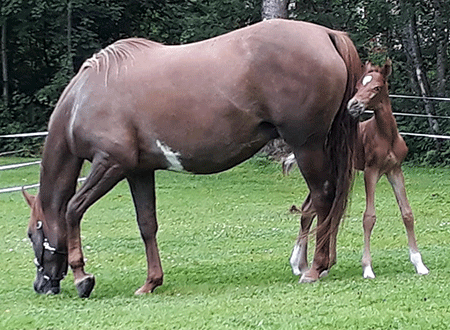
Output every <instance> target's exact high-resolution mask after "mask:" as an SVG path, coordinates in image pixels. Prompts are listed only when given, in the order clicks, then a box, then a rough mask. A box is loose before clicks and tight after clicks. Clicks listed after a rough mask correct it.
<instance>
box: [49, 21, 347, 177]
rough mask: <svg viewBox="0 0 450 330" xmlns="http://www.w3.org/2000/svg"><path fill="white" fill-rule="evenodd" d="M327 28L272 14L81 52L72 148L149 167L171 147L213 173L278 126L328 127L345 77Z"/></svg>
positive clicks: (293, 133)
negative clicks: (169, 39) (214, 30)
mask: <svg viewBox="0 0 450 330" xmlns="http://www.w3.org/2000/svg"><path fill="white" fill-rule="evenodd" d="M330 33H331V30H328V29H326V28H323V27H320V26H317V25H313V24H309V23H303V22H294V21H285V20H273V21H267V22H263V23H259V24H255V25H253V26H250V27H247V28H244V29H240V30H237V31H233V32H231V33H228V34H225V35H222V36H219V37H216V38H213V39H209V40H205V41H202V42H198V43H193V44H188V45H180V46H163V45H160V44H157V43H153V42H148V43H147V42H146V41H144V40H142V39H128V40H125V41H119V42H118V43H115V44H113V45H112V46H109V47H107V48H105V50H103V51H101V52H100V53H98V54H97V55H95V56H93V57H92V58H91V59H89V60H88V61H86V63H85V64H84V65H83V66H82V69H81V71H80V72H79V73H78V75H77V76H76V77H75V78H74V81H73V82H72V83H71V87H70V91H68V92H67V93H68V94H69V96H68V97H67V99H68V100H70V103H71V109H70V111H69V113H70V115H69V116H68V118H66V120H67V137H68V139H69V140H71V145H72V146H73V152H74V153H78V154H79V156H80V157H83V158H87V159H90V158H92V157H93V155H94V154H95V153H96V152H98V151H99V150H102V151H106V152H111V153H116V154H120V155H121V157H123V156H124V155H126V156H125V157H123V161H124V162H129V163H130V165H129V166H130V167H134V166H137V165H138V164H141V165H143V166H147V167H149V168H167V167H168V164H167V155H168V154H170V155H171V156H174V155H175V156H176V157H179V159H183V163H184V166H183V169H187V170H189V171H193V172H194V171H198V172H205V173H210V172H216V171H220V170H224V169H226V168H228V167H230V166H233V165H235V164H237V163H239V162H241V161H243V160H245V159H246V158H248V157H250V156H251V155H253V154H254V153H255V152H256V151H257V150H259V149H260V148H261V147H262V146H263V145H264V144H265V143H267V142H268V141H269V140H270V139H272V138H274V137H276V136H277V135H278V134H280V133H281V135H282V136H283V137H284V138H286V139H288V140H289V139H290V140H291V142H296V143H299V144H301V143H303V142H304V141H305V140H306V139H307V137H308V136H310V134H311V133H312V132H313V131H314V130H320V133H321V134H322V135H324V134H325V133H326V131H327V130H328V129H329V125H330V124H331V121H332V119H333V117H334V115H335V113H336V112H337V109H338V108H339V106H340V104H341V102H342V98H343V94H344V91H345V85H346V79H347V71H346V67H345V63H344V62H343V60H342V58H341V57H340V56H339V54H338V52H337V51H336V49H335V47H334V44H333V42H332V40H331V38H330ZM68 102H69V101H68ZM61 107H63V105H61ZM56 111H58V109H57V110H56ZM65 111H66V112H67V110H65ZM305 122H307V123H308V124H307V125H305ZM283 130H284V131H283ZM294 140H296V141H294ZM164 155H165V156H164ZM175 156H174V157H175ZM172 165H173V164H172Z"/></svg>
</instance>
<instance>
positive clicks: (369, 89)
mask: <svg viewBox="0 0 450 330" xmlns="http://www.w3.org/2000/svg"><path fill="white" fill-rule="evenodd" d="M391 71H392V67H391V62H390V61H389V60H388V61H386V63H385V65H384V66H383V67H378V66H374V65H372V64H371V63H366V65H365V70H364V74H363V76H362V78H361V79H360V80H359V81H358V83H357V85H356V88H357V92H356V94H355V96H354V97H353V98H352V99H351V100H350V101H349V103H348V108H349V109H359V110H365V109H370V110H373V111H374V116H373V117H372V118H370V119H369V120H366V121H364V122H361V123H360V124H359V128H358V138H357V142H356V143H357V147H356V151H355V154H354V158H353V166H354V168H355V169H357V170H360V171H364V184H365V190H366V210H365V212H364V218H363V228H364V252H363V257H362V262H361V263H362V268H363V277H364V278H375V273H374V272H373V269H372V257H371V255H370V235H371V233H372V229H373V227H374V225H375V221H376V215H375V187H376V184H377V182H378V180H379V179H380V177H381V176H383V175H386V176H387V179H388V181H389V183H390V184H391V186H392V188H393V190H394V194H395V197H396V199H397V203H398V206H399V208H400V211H401V214H402V219H403V223H404V224H405V228H406V234H407V236H408V246H409V256H410V260H411V262H412V264H413V265H414V266H415V268H416V271H417V273H418V274H420V275H425V274H428V269H427V267H426V266H425V265H424V264H423V262H422V256H421V254H420V252H419V249H418V248H417V242H416V237H415V234H414V217H413V213H412V210H411V207H410V205H409V202H408V199H407V197H406V190H405V181H404V178H403V172H402V169H401V164H402V162H403V160H404V159H405V157H406V153H407V151H408V147H407V146H406V143H405V141H404V140H403V138H402V137H401V135H400V134H399V132H398V129H397V123H396V121H395V118H394V116H393V114H392V109H391V102H390V99H389V93H388V84H387V78H388V76H389V75H390V74H391ZM294 162H295V157H294V155H293V154H292V155H290V156H289V157H287V158H286V159H285V161H284V162H283V173H284V174H287V173H288V172H289V170H290V168H291V167H292V165H293V164H294ZM301 213H302V216H301V229H300V233H299V236H298V240H297V243H296V245H295V246H294V249H293V251H292V255H291V258H290V263H291V267H292V272H293V273H294V274H295V275H300V274H304V272H305V271H307V270H308V262H307V240H308V233H309V229H310V227H311V223H312V220H313V219H314V217H315V209H314V205H313V203H312V201H311V197H310V195H308V197H307V198H306V200H305V201H304V202H303V205H302V208H301ZM330 244H331V247H330V267H331V266H332V265H333V264H334V263H335V262H336V237H334V239H333V240H332V241H331V243H330Z"/></svg>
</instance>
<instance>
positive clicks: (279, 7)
mask: <svg viewBox="0 0 450 330" xmlns="http://www.w3.org/2000/svg"><path fill="white" fill-rule="evenodd" d="M289 1H290V0H263V2H262V19H263V20H267V19H272V18H287V13H288V4H289Z"/></svg>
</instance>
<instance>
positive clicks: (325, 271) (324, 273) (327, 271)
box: [319, 269, 330, 278]
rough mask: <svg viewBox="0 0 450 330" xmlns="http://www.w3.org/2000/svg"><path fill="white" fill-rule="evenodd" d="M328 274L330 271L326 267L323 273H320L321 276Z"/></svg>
mask: <svg viewBox="0 0 450 330" xmlns="http://www.w3.org/2000/svg"><path fill="white" fill-rule="evenodd" d="M328 274H330V271H329V270H328V269H325V270H324V271H323V272H322V273H320V275H319V278H324V277H327V276H328Z"/></svg>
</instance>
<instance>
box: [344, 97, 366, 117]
mask: <svg viewBox="0 0 450 330" xmlns="http://www.w3.org/2000/svg"><path fill="white" fill-rule="evenodd" d="M347 110H348V113H349V114H350V116H352V117H353V118H358V117H359V116H361V115H362V114H363V113H364V111H366V106H365V105H364V103H362V102H360V101H358V100H355V99H351V100H350V101H348V103H347Z"/></svg>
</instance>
